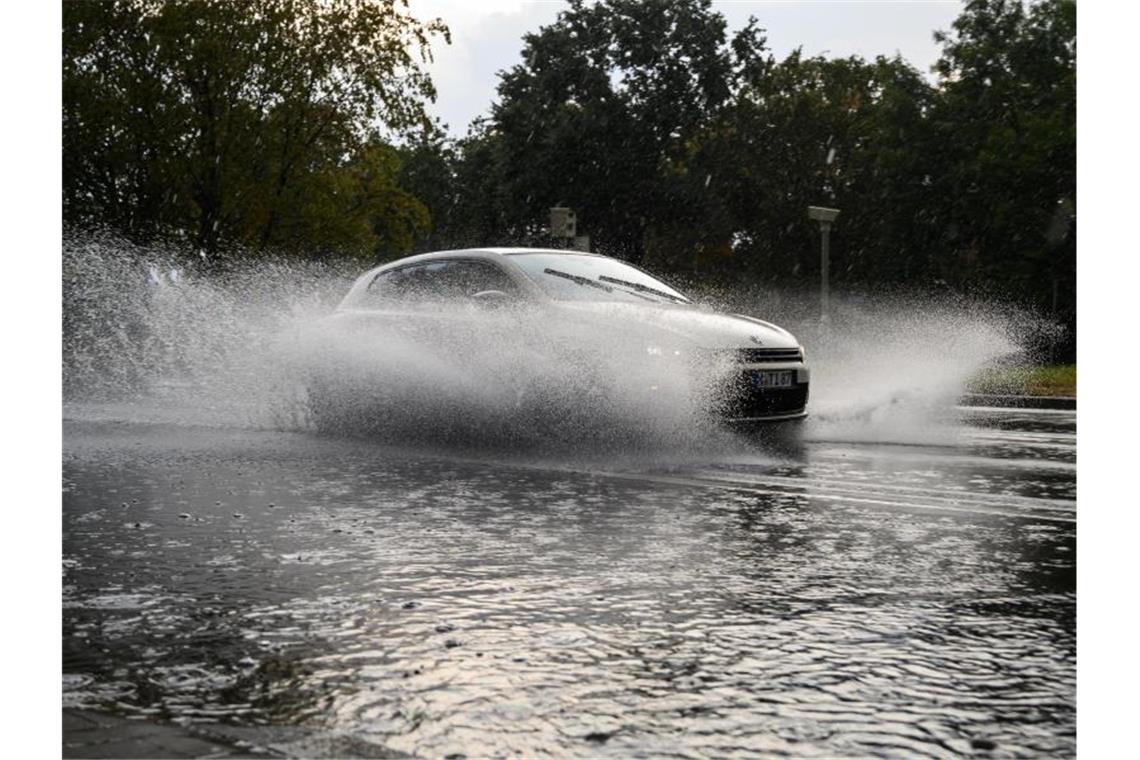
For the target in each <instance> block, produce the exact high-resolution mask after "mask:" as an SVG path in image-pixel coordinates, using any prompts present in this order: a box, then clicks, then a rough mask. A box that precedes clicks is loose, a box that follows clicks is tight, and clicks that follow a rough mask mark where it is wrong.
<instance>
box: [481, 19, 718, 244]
mask: <svg viewBox="0 0 1140 760" xmlns="http://www.w3.org/2000/svg"><path fill="white" fill-rule="evenodd" d="M524 41H525V44H524V50H523V62H522V63H520V64H518V65H516V66H515V67H514V68H512V69H511V70H510V71H508V72H506V73H505V74H504V75H503V76H502V81H501V83H500V85H499V97H500V99H499V102H498V103H497V104H496V105H495V106H494V107H493V110H492V116H491V119H490V120H489V121H488V122H487V125H486V131H485V133H484V135H483V138H482V139H483V140H484V141H485V142H486V143H489V144H494V145H497V146H498V147H484V148H483V149H484V150H490V151H491V152H492V153H497V154H498V155H499V157H500V159H501V163H500V164H499V167H498V172H497V176H498V177H499V178H500V179H501V181H502V183H503V184H504V186H505V188H507V190H506V192H505V194H504V199H503V200H504V206H503V207H502V213H503V215H504V218H505V220H506V222H507V225H508V227H509V230H510V233H511V234H512V235H513V236H514V237H516V238H519V237H526V236H527V235H533V234H535V233H536V232H537V231H538V229H539V228H540V227H541V225H542V224H543V220H544V219H545V213H546V209H547V208H549V207H550V206H555V205H562V204H569V205H572V206H574V207H575V208H576V209H577V211H578V215H579V218H580V219H582V220H583V223H584V226H585V228H586V230H587V231H588V232H589V234H590V235H591V236H592V237H593V238H594V239H595V240H596V241H597V243H598V245H599V246H601V247H602V248H603V249H604V250H606V251H608V252H610V253H613V254H615V255H619V256H623V257H626V258H629V259H633V260H639V259H641V258H642V257H643V255H644V252H645V245H646V239H647V234H648V232H649V230H650V229H651V228H652V227H653V224H654V222H655V221H656V220H660V219H666V218H669V217H670V216H671V215H672V214H674V213H675V212H676V211H677V210H678V208H679V206H678V201H679V200H680V198H681V195H680V194H679V192H678V173H677V171H676V170H675V168H673V167H672V166H671V165H672V164H675V163H676V162H677V161H679V160H681V159H682V158H683V157H684V156H685V155H686V150H687V149H686V144H687V143H688V142H689V141H690V140H691V139H692V138H693V136H694V135H696V134H697V133H698V132H699V131H700V130H701V129H702V128H703V126H704V125H705V124H706V123H708V121H709V120H710V119H711V117H712V114H713V113H715V111H716V110H717V109H718V108H719V107H720V106H721V105H722V104H723V103H724V102H725V100H726V99H727V98H728V96H729V94H730V87H731V80H732V69H733V65H734V58H733V49H732V48H731V47H730V46H729V44H728V41H727V37H726V33H725V22H724V19H723V17H722V16H720V14H717V13H715V12H713V11H712V10H711V3H710V2H709V0H682V1H681V2H675V1H673V0H603V1H602V2H599V3H596V4H591V5H587V4H586V3H584V2H582V0H570V2H569V4H568V8H567V10H565V11H563V12H562V13H561V14H560V15H559V17H558V20H557V21H556V22H555V23H554V24H552V25H550V26H547V27H544V28H543V29H541V30H540V31H539V32H537V33H535V34H528V35H527V36H526V37H525V38H524ZM480 155H482V154H480Z"/></svg>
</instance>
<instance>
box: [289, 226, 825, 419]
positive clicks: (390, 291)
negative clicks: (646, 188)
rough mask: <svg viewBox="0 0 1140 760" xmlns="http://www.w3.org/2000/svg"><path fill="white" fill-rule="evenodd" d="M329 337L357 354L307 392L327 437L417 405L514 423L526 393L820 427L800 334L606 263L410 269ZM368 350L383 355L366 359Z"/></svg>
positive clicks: (382, 273) (504, 254)
mask: <svg viewBox="0 0 1140 760" xmlns="http://www.w3.org/2000/svg"><path fill="white" fill-rule="evenodd" d="M323 327H324V329H325V330H326V331H328V332H327V333H326V336H330V335H335V336H338V338H339V339H340V342H341V344H343V345H342V347H341V348H342V350H339V351H336V350H333V349H332V345H333V344H334V343H337V339H334V338H331V337H325V338H323V339H322V340H323V342H324V343H325V344H327V345H325V346H324V347H325V348H326V349H328V353H327V355H326V356H325V357H324V359H323V360H322V362H321V366H320V371H319V372H317V373H315V375H314V380H313V381H312V383H311V385H310V388H309V394H310V402H311V403H310V406H311V408H312V410H313V413H314V416H315V418H316V420H317V423H318V425H319V426H322V427H329V426H332V425H334V424H336V423H338V422H342V421H344V419H345V418H346V416H347V417H355V418H357V419H359V418H360V417H361V416H362V415H373V416H375V417H377V419H380V418H387V417H389V416H393V415H399V414H402V413H409V412H410V410H412V409H413V408H415V407H416V406H417V403H418V404H419V405H420V406H423V407H425V408H427V407H430V409H431V410H432V413H433V414H434V415H435V416H436V418H438V417H439V416H440V415H439V408H440V406H439V405H440V404H443V405H444V406H446V404H448V403H451V404H453V407H454V409H455V413H456V414H462V415H468V414H471V413H472V412H471V411H470V409H471V408H472V406H473V405H474V406H478V405H479V403H481V402H486V400H487V399H488V398H493V399H494V403H493V404H491V406H492V407H493V410H494V414H495V415H497V418H502V417H503V416H504V415H507V416H509V415H511V414H513V413H515V411H516V410H521V409H522V408H523V407H524V406H525V404H524V403H523V402H522V401H521V400H520V399H522V398H523V397H527V396H528V394H529V397H530V398H532V399H534V400H535V403H536V404H539V405H541V406H542V408H544V409H547V410H549V409H552V408H554V407H555V406H556V405H557V404H562V405H563V406H564V407H566V408H575V409H587V410H591V409H592V410H594V411H597V412H599V413H602V414H605V413H608V411H607V410H612V409H613V408H615V406H614V404H615V403H617V404H619V405H620V403H626V405H627V406H629V407H637V408H639V409H641V410H642V411H641V412H639V413H642V414H658V415H661V414H667V413H669V412H670V410H676V409H677V408H678V407H680V406H682V405H684V404H685V403H689V402H690V401H692V400H693V399H694V398H695V397H697V396H699V399H698V400H697V401H696V402H695V403H697V405H698V407H699V411H700V412H701V413H702V414H703V415H704V416H705V417H706V418H709V419H712V420H715V421H718V422H720V421H723V422H728V423H749V422H776V421H788V420H798V419H802V418H803V417H805V416H806V414H807V410H806V405H807V400H808V385H809V370H808V367H807V366H806V364H805V362H804V350H803V348H802V347H801V346H800V344H799V342H798V341H797V340H796V339H795V338H794V337H793V336H792V335H791V334H790V333H789V332H787V331H786V330H784V329H782V328H780V327H777V326H776V325H774V324H771V323H769V322H764V321H762V320H759V319H756V318H753V317H749V316H744V315H739V314H734V315H730V314H721V313H716V312H713V311H710V310H708V309H705V308H702V307H699V306H697V305H695V304H693V302H692V301H690V300H689V298H688V297H686V296H685V295H683V294H682V293H680V292H679V291H677V290H676V289H675V288H672V287H670V286H669V285H667V284H665V283H664V282H661V281H660V280H658V279H656V278H655V277H653V276H652V275H650V274H648V273H647V272H645V271H643V270H641V269H639V268H637V267H635V266H632V265H630V264H628V263H625V262H623V261H619V260H617V259H613V258H610V257H607V256H601V255H598V254H593V253H582V252H577V251H566V250H546V249H534V248H477V249H469V250H455V251H440V252H437V253H427V254H422V255H418V256H411V257H408V258H404V259H400V260H398V261H394V262H391V263H388V264H384V265H383V266H379V267H376V268H375V269H371V270H369V271H368V272H365V273H364V274H363V275H361V276H360V277H359V278H358V279H357V280H356V283H355V284H354V285H353V286H352V288H351V290H350V291H349V292H348V294H347V295H346V296H345V298H344V300H343V302H342V303H341V304H340V306H339V307H338V308H337V310H336V312H335V313H333V314H332V315H331V316H330V317H328V318H327V319H326V320H325V321H324V323H323ZM366 343H370V344H371V345H372V346H373V349H372V350H369V351H358V350H356V349H358V348H359V346H361V345H363V344H366ZM345 346H351V347H352V348H353V350H351V351H349V350H344V348H345ZM348 365H353V366H352V369H353V370H354V371H352V372H346V371H344V370H345V368H346V367H347V366H348ZM682 376H685V377H687V380H686V381H685V382H681V381H680V378H682ZM694 377H696V378H697V379H696V380H694V379H693V378H694ZM401 387H402V388H403V389H404V390H406V391H408V393H404V394H403V395H402V396H401V394H400V393H398V392H397V391H398V390H399V389H400V388H401ZM350 389H351V390H350ZM411 389H414V390H415V391H416V392H417V394H419V395H418V396H417V398H418V399H419V401H418V402H417V401H413V400H410V399H411V396H410V395H409V393H410V390H411ZM698 391H699V393H698ZM670 393H673V396H669V394H670ZM362 394H363V396H367V397H368V401H369V403H368V404H367V405H361V404H360V399H361V398H362ZM433 394H434V395H433ZM413 395H414V394H413ZM346 398H351V401H350V402H349V403H345V400H346ZM615 399H616V401H615ZM377 404H386V405H387V406H386V407H379V408H378V407H377ZM465 405H466V406H465ZM532 411H533V410H532ZM519 413H520V414H521V411H519ZM413 416H414V415H413ZM545 424H550V420H549V419H547V420H546V421H545Z"/></svg>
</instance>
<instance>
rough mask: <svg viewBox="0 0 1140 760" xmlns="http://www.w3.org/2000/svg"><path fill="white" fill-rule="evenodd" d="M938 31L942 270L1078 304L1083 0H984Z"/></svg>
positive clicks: (1043, 300)
mask: <svg viewBox="0 0 1140 760" xmlns="http://www.w3.org/2000/svg"><path fill="white" fill-rule="evenodd" d="M936 39H937V40H938V41H940V42H941V43H942V45H943V51H942V57H941V58H940V60H939V62H938V64H937V71H938V73H939V75H940V77H941V91H940V93H939V95H940V97H939V99H938V102H937V104H936V108H935V109H934V111H933V113H932V123H933V127H934V129H935V131H936V139H937V141H938V143H939V144H940V145H941V146H942V150H943V152H944V156H945V159H946V161H945V171H944V172H942V173H941V174H940V176H939V178H938V182H937V188H938V192H939V195H940V196H941V197H943V198H944V199H945V204H946V207H947V216H948V224H947V227H946V244H947V254H948V255H947V256H946V258H945V259H944V261H943V262H942V265H943V268H944V269H945V270H946V271H947V272H948V273H950V274H951V275H952V276H954V277H955V278H957V279H962V280H966V281H972V282H977V283H983V284H984V283H988V282H999V283H1002V285H1003V287H1004V288H1006V289H1008V290H1010V291H1011V292H1014V293H1020V294H1021V295H1023V296H1024V297H1027V298H1029V299H1031V300H1032V301H1034V302H1036V303H1037V304H1038V305H1041V306H1050V305H1052V306H1053V307H1054V308H1056V309H1069V308H1072V307H1073V306H1074V305H1075V301H1074V296H1075V293H1073V292H1072V290H1073V285H1074V284H1075V278H1076V261H1075V248H1074V247H1073V245H1072V239H1073V234H1074V233H1073V231H1072V229H1071V225H1070V222H1071V221H1072V220H1073V217H1072V210H1073V208H1074V207H1075V201H1076V4H1075V3H1074V2H1072V0H1044V1H1043V2H1040V3H1035V4H1033V5H1029V6H1025V5H1023V4H1022V3H1021V2H1012V1H1010V0H974V1H973V2H970V3H968V4H967V6H966V9H965V11H964V12H963V13H962V15H961V16H959V17H958V19H957V20H956V21H955V22H954V24H953V31H952V32H950V33H938V34H937V35H936ZM1062 287H1063V289H1064V290H1065V291H1066V294H1067V298H1065V300H1066V301H1067V303H1063V304H1062V303H1058V301H1059V300H1060V299H1059V298H1058V296H1059V290H1060V289H1061V288H1062Z"/></svg>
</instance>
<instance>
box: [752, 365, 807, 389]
mask: <svg viewBox="0 0 1140 760" xmlns="http://www.w3.org/2000/svg"><path fill="white" fill-rule="evenodd" d="M748 374H749V375H750V376H751V379H752V387H753V388H791V387H792V382H793V379H794V376H795V374H796V372H795V370H790V369H789V370H780V371H778V372H755V371H754V372H750V373H748Z"/></svg>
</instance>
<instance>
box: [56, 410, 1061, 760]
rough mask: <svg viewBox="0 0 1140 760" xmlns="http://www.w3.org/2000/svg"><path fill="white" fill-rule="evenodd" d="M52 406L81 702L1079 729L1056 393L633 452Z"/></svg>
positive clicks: (721, 749) (826, 728)
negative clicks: (432, 439)
mask: <svg viewBox="0 0 1140 760" xmlns="http://www.w3.org/2000/svg"><path fill="white" fill-rule="evenodd" d="M72 411H74V410H72ZM65 416H67V417H68V418H69V419H68V420H66V421H65V427H64V497H63V510H64V514H63V525H64V533H63V556H64V567H63V606H64V629H63V651H64V659H63V692H64V704H65V707H68V708H74V709H75V710H85V711H89V712H86V713H75V714H76V715H83V714H88V715H97V714H106V715H108V716H112V715H113V716H118V717H119V718H127V719H130V720H138V721H155V722H159V723H164V724H167V725H171V724H174V725H192V726H200V727H201V726H204V727H207V728H209V727H214V728H216V729H219V730H222V731H230V732H233V734H234V735H236V736H241V737H242V738H243V741H248V742H249V744H245V745H242V746H244V747H252V748H253V749H257V748H263V749H270V750H273V751H274V752H276V753H278V754H285V755H288V754H305V753H306V752H312V751H313V750H312V748H311V745H300V748H298V745H297V744H295V742H296V741H297V738H296V737H297V733H296V732H297V731H298V730H303V731H304V732H306V733H305V736H321V737H326V738H327V737H334V738H336V739H337V740H339V741H341V744H337V745H335V746H337V747H338V750H337V752H338V753H339V754H359V755H363V756H368V755H370V754H383V753H384V752H403V753H409V754H413V755H420V756H424V757H448V756H459V755H465V756H468V757H482V756H506V755H516V754H521V755H524V756H534V755H537V754H540V753H544V752H546V753H555V754H574V755H579V756H581V755H591V756H615V757H627V756H631V755H641V756H649V755H652V756H662V757H670V756H675V757H693V756H706V757H724V756H727V755H732V754H745V755H747V754H760V755H764V756H772V755H779V754H794V755H797V756H824V757H835V756H850V757H862V756H867V755H870V754H881V755H887V754H889V755H900V754H903V755H912V756H923V757H961V756H979V755H980V756H986V755H990V754H992V755H994V756H999V755H1000V756H1004V757H1043V756H1050V757H1056V756H1070V755H1073V754H1074V753H1075V731H1076V729H1075V679H1076V668H1075V658H1076V626H1075V612H1076V587H1075V568H1076V556H1075V545H1076V542H1075V537H1076V502H1075V492H1076V467H1075V461H1076V419H1075V413H1073V412H1068V411H1017V410H996V409H995V410H985V409H971V410H960V421H959V422H957V423H955V426H954V427H953V430H952V431H951V433H950V434H940V435H937V436H931V437H930V439H929V440H925V441H924V440H922V436H918V437H917V440H916V439H915V437H914V436H906V437H903V438H902V439H899V440H891V436H882V435H878V434H876V435H868V436H860V435H859V429H858V427H855V428H830V429H829V428H826V427H822V428H813V427H809V428H808V429H807V431H806V432H805V437H804V440H802V441H801V442H799V443H798V444H796V443H793V444H791V445H785V446H781V447H778V448H773V449H769V448H766V447H764V446H749V445H745V444H743V443H742V444H741V445H740V446H739V447H738V448H737V449H735V450H732V449H729V450H725V449H723V448H721V449H719V450H717V451H715V452H712V451H710V452H705V453H701V452H699V451H698V452H693V451H689V452H672V453H668V454H666V453H660V454H658V455H654V454H652V453H642V454H640V455H637V456H628V457H614V456H610V455H592V454H591V453H590V452H577V453H575V454H574V455H566V456H557V457H554V456H549V455H546V456H540V455H537V454H526V453H525V452H518V451H513V452H507V451H500V452H487V451H473V450H466V451H457V450H448V449H444V448H436V449H431V448H426V447H420V448H416V449H409V448H407V447H396V446H391V445H381V444H378V443H373V442H369V441H363V440H351V439H335V438H327V437H318V436H316V435H313V434H308V433H303V432H282V431H278V430H258V429H249V428H243V427H240V426H235V427H226V426H224V425H221V426H219V425H212V426H196V425H180V424H170V423H167V422H163V423H146V422H131V421H125V420H124V419H112V418H110V417H113V415H105V416H104V417H102V418H101V417H100V416H99V415H93V414H89V413H83V414H78V413H71V412H69V413H68V414H65ZM90 711H93V712H90ZM109 720H110V719H109ZM81 722H82V721H81V720H80V719H78V718H76V719H74V720H72V724H73V725H78V724H80V723H81ZM107 725H108V726H113V725H121V724H118V723H108V724H107ZM108 730H109V731H112V733H113V731H114V729H108ZM243 732H244V733H243ZM91 736H93V734H90V733H88V734H84V733H83V732H81V731H78V730H75V729H73V730H70V731H69V730H67V728H66V725H65V731H64V753H65V754H66V755H71V756H80V755H84V754H86V755H97V754H98V753H99V750H98V745H97V744H96V743H93V742H94V741H95V740H93V739H91V738H90V737H91ZM85 737H87V738H85ZM111 738H112V739H113V738H114V736H113V735H112V736H111ZM104 740H105V737H104ZM345 742H347V743H345ZM305 746H309V749H307V750H306V749H305V748H304V747H305ZM291 748H292V749H291Z"/></svg>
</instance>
